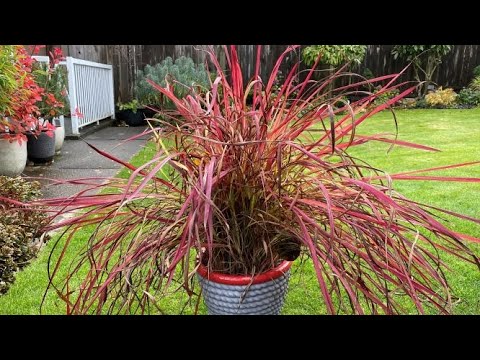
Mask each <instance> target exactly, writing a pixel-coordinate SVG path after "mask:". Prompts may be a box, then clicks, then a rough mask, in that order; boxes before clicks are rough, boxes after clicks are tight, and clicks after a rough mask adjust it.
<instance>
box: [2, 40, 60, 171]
mask: <svg viewBox="0 0 480 360" xmlns="http://www.w3.org/2000/svg"><path fill="white" fill-rule="evenodd" d="M39 50H40V47H39V46H35V47H32V48H31V49H29V50H27V49H26V48H25V47H23V46H21V45H0V72H1V73H2V78H1V81H0V94H1V95H0V175H6V176H18V175H20V174H21V173H22V172H23V170H24V169H25V165H26V162H27V158H28V159H29V160H30V161H32V162H34V163H42V164H44V163H49V162H51V161H52V159H53V157H54V155H55V153H56V152H57V153H58V152H59V151H60V149H61V146H62V144H63V139H64V134H65V133H64V131H62V130H63V128H62V126H61V124H62V122H63V121H62V118H63V115H64V114H66V113H67V112H68V111H69V109H68V108H69V107H68V96H67V73H66V69H65V68H64V67H62V66H58V64H59V62H60V61H61V60H63V54H62V51H61V50H60V49H58V48H56V49H54V50H53V51H52V52H50V53H49V58H50V62H49V63H41V62H37V61H36V60H35V59H34V58H33V57H32V56H31V55H32V54H36V53H38V51H39Z"/></svg>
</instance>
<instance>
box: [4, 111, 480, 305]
mask: <svg viewBox="0 0 480 360" xmlns="http://www.w3.org/2000/svg"><path fill="white" fill-rule="evenodd" d="M396 114H397V118H398V123H399V138H400V139H402V140H406V141H412V142H417V143H421V144H424V145H429V146H432V147H436V148H438V149H440V150H441V152H437V153H432V152H423V151H420V150H415V149H409V148H401V147H395V148H394V149H393V150H392V151H391V152H389V153H387V150H388V148H389V145H388V144H384V143H380V142H377V143H374V142H371V143H369V144H365V145H362V146H361V147H357V148H355V149H352V150H350V151H349V153H350V154H351V155H354V156H357V157H359V158H362V159H364V160H366V161H367V162H369V163H370V164H371V165H373V166H375V167H377V168H380V169H383V170H386V171H387V172H389V173H395V172H400V171H405V170H415V169H421V168H427V167H434V166H441V165H447V164H453V163H459V162H468V161H475V160H480V149H479V140H480V109H472V110H398V111H396ZM394 129H395V127H394V123H393V119H392V116H391V114H390V113H389V112H383V113H381V114H378V115H376V116H375V117H373V118H372V119H369V120H367V122H366V123H365V124H364V125H361V126H359V127H358V129H357V132H358V133H361V134H369V133H378V132H393V131H394ZM153 153H154V146H153V144H151V143H149V144H148V145H147V146H146V147H145V148H144V149H142V150H141V151H140V152H139V153H138V154H137V155H136V156H135V157H134V158H133V159H132V163H134V164H136V165H139V164H142V163H144V162H145V161H147V160H149V159H150V158H151V157H152V155H153ZM128 174H129V172H128V171H127V170H122V171H120V173H119V176H122V177H126V176H128ZM440 174H441V175H452V176H453V175H455V176H475V177H480V166H478V165H477V166H471V167H465V168H459V169H452V170H445V171H442V172H439V173H438V175H440ZM394 187H395V189H396V190H397V191H399V192H401V193H403V194H404V195H406V196H408V197H409V198H411V199H413V200H416V201H420V202H423V203H426V204H430V205H434V206H439V207H443V208H446V209H449V210H452V211H456V212H461V213H464V214H467V215H470V216H473V217H476V218H480V184H475V183H453V182H450V183H446V182H437V181H421V182H420V181H418V182H417V181H396V182H395V183H394ZM445 219H446V220H447V221H448V223H449V226H450V227H452V228H453V229H454V230H455V231H460V232H465V233H467V234H470V235H473V236H477V237H480V226H478V225H475V224H473V223H470V222H466V221H462V220H458V219H455V218H452V217H448V216H445ZM91 231H92V228H91V227H86V228H85V229H82V231H80V232H79V233H77V235H76V237H75V241H74V242H73V244H72V247H71V250H72V252H70V253H68V254H67V256H68V257H69V258H73V256H74V253H75V252H76V251H79V250H80V249H81V247H82V245H83V244H84V242H85V241H86V240H87V239H88V237H89V236H90V234H91ZM54 244H55V242H54V241H50V242H49V243H48V244H47V246H46V247H45V248H44V249H43V251H42V252H41V254H40V256H39V257H38V258H37V259H36V260H35V261H34V262H33V263H32V264H31V265H30V266H28V267H27V268H26V269H25V270H24V271H22V272H20V273H19V274H18V276H17V281H16V282H15V284H14V285H13V286H12V287H11V289H10V291H9V292H8V293H7V294H6V295H4V296H2V297H0V314H38V313H39V309H40V302H41V299H42V296H43V293H44V291H45V288H46V286H47V283H48V279H47V271H46V266H47V265H46V264H47V260H48V256H49V254H50V252H51V250H52V248H53V246H54ZM472 248H474V249H475V250H476V251H477V253H478V252H480V247H479V246H473V245H472ZM55 256H58V251H55V252H54V257H55ZM445 260H446V262H447V263H448V265H449V266H450V267H451V270H452V271H451V272H449V273H448V278H449V281H450V283H451V285H452V288H453V290H454V295H455V297H456V299H457V303H456V305H455V308H454V313H456V314H479V313H480V272H479V271H478V270H477V269H476V268H475V267H474V266H473V265H470V264H465V263H463V262H460V261H458V260H457V259H454V258H452V257H450V256H445ZM66 271H67V269H65V268H64V269H61V274H62V273H63V274H65V273H66ZM186 300H187V297H186V295H184V294H182V293H175V294H173V295H172V296H169V297H167V298H164V299H162V300H161V301H160V303H159V304H160V305H161V306H162V309H163V310H164V311H165V313H169V314H178V313H180V312H182V310H183V312H184V313H187V314H190V313H192V312H193V309H194V305H195V304H194V303H192V304H188V305H187V306H186V307H185V301H186ZM199 312H200V313H205V307H204V306H203V304H201V305H200V309H199ZM43 313H45V314H63V313H65V305H64V303H63V302H62V301H61V300H59V299H58V298H57V296H56V295H55V294H54V293H53V292H49V293H48V294H47V297H46V301H45V304H44V307H43ZM282 313H283V314H324V313H326V310H325V306H324V305H323V302H322V299H321V295H320V292H319V290H318V285H317V280H316V277H315V274H314V272H313V269H312V266H311V264H310V263H309V262H308V261H307V262H305V264H302V265H300V261H297V262H296V264H295V266H294V267H293V275H292V278H291V281H290V290H289V292H288V295H287V299H286V303H285V307H284V309H283V312H282Z"/></svg>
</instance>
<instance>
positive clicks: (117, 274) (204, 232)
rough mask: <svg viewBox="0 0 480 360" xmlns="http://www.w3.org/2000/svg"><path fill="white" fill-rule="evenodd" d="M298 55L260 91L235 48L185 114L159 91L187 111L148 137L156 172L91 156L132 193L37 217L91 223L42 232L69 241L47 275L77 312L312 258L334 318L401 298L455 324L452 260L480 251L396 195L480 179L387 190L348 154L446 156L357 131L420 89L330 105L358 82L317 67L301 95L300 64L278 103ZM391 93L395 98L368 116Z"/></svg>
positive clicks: (389, 79)
mask: <svg viewBox="0 0 480 360" xmlns="http://www.w3.org/2000/svg"><path fill="white" fill-rule="evenodd" d="M293 49H295V47H289V48H288V49H287V50H286V51H285V52H284V53H283V54H281V56H280V57H279V58H278V60H277V62H276V64H275V66H274V68H273V70H272V72H271V74H270V76H269V78H268V79H267V80H266V82H264V81H262V79H261V78H260V77H259V74H260V66H261V62H260V53H261V47H260V46H259V47H258V49H257V58H256V59H257V60H256V67H255V74H254V76H253V77H252V79H251V80H250V81H248V82H247V83H246V84H244V83H243V79H242V71H241V68H240V62H239V60H238V56H237V52H236V49H235V47H233V46H232V47H231V48H229V49H227V48H226V49H225V53H226V63H227V69H228V72H227V73H226V72H225V71H224V69H222V67H221V66H220V63H219V61H218V60H217V57H216V56H215V52H214V51H213V50H212V49H210V48H209V49H208V50H207V55H208V57H209V59H210V60H211V63H212V64H213V65H214V67H215V72H216V78H215V80H213V82H212V84H211V89H210V90H209V91H207V92H206V94H204V95H199V94H197V93H195V91H194V89H192V93H191V94H190V95H188V96H186V97H185V98H184V99H178V98H177V97H176V96H175V94H174V92H173V91H172V85H173V83H172V84H170V83H168V82H167V85H166V87H165V88H162V87H160V86H159V85H157V84H155V83H152V86H154V87H155V88H156V89H157V90H158V91H159V92H160V93H162V94H163V95H164V96H165V97H167V98H169V99H170V100H171V101H172V102H173V103H174V104H175V106H176V110H177V114H176V115H172V114H164V119H165V121H158V123H159V124H158V125H159V126H158V127H156V128H155V130H154V131H153V134H154V138H155V140H156V141H157V144H158V152H157V153H156V155H155V156H154V158H153V159H151V160H150V161H147V162H146V163H145V164H143V165H142V166H140V167H138V168H137V167H134V166H133V165H131V164H129V163H127V162H123V161H121V160H119V159H116V158H114V157H113V156H111V155H109V154H106V153H104V152H103V151H100V150H98V149H96V150H97V151H98V152H99V153H100V154H102V155H104V156H107V157H109V158H111V159H113V160H115V161H117V162H119V163H121V164H123V165H124V166H125V167H126V168H128V169H130V170H131V176H130V178H129V179H127V180H122V179H118V178H110V179H98V180H94V179H78V180H75V181H65V182H69V183H72V184H82V185H83V186H87V190H88V189H91V190H96V189H99V188H102V189H103V191H102V192H100V193H97V194H92V193H91V192H87V190H82V191H80V192H79V193H78V194H77V195H75V196H72V197H69V198H61V199H60V198H57V199H47V200H43V201H38V202H33V203H30V204H29V205H30V206H32V207H34V208H35V207H49V208H50V210H51V211H52V219H53V218H54V217H55V216H58V215H60V214H65V213H68V212H73V211H74V210H81V211H77V212H75V213H74V216H73V217H67V218H64V219H63V220H61V221H59V222H57V223H53V222H52V223H51V224H50V225H49V226H48V227H47V228H46V230H51V229H56V228H60V227H66V229H69V230H70V231H68V232H66V235H64V237H65V242H64V245H63V249H62V252H61V255H60V256H59V258H58V261H57V262H56V263H55V264H51V265H52V266H51V268H50V273H49V276H50V278H51V280H52V281H51V283H50V286H53V287H54V288H55V289H56V291H57V292H58V294H59V295H60V296H61V298H62V299H63V300H64V301H65V302H66V303H67V312H68V313H74V314H78V313H91V312H97V313H105V312H107V313H137V312H142V313H143V312H149V311H150V310H149V309H150V308H151V307H152V306H153V305H155V306H157V300H158V299H159V298H161V297H163V296H165V294H167V289H172V288H173V289H176V290H178V289H182V290H184V291H186V292H187V293H188V295H190V296H195V295H197V294H198V291H197V289H198V288H197V284H196V281H195V280H194V279H195V277H194V274H195V270H196V267H197V266H198V263H199V262H202V263H203V264H204V265H206V266H207V267H208V269H209V270H210V271H216V272H224V273H229V274H243V275H254V274H258V273H260V272H263V271H265V270H268V269H270V268H271V267H273V266H275V265H277V264H278V263H279V262H280V261H281V260H282V259H294V258H295V257H297V256H298V255H299V254H300V253H301V252H304V253H305V254H307V255H308V256H309V257H310V259H311V261H312V264H313V267H314V269H315V272H316V275H317V279H318V283H319V288H320V294H319V296H320V297H321V298H322V299H323V301H324V303H325V304H326V308H327V311H328V313H331V314H335V313H348V312H351V313H356V314H364V313H373V314H377V313H382V314H396V313H403V312H405V311H406V309H405V308H404V306H403V304H404V302H403V300H402V301H399V299H400V298H402V299H403V298H405V296H406V297H408V298H409V299H411V303H412V304H413V305H414V306H415V308H416V309H417V310H418V312H419V313H424V311H425V306H426V305H425V304H428V305H429V306H431V307H434V308H436V309H437V311H438V312H439V313H448V312H449V311H450V310H451V306H450V305H451V297H450V291H449V285H448V283H447V280H446V278H445V276H444V273H443V269H444V263H443V262H442V260H441V255H442V254H446V253H450V254H453V255H455V256H457V257H459V258H461V259H463V260H464V261H467V262H471V263H475V264H476V265H478V264H479V259H478V257H477V256H476V255H475V254H474V253H473V252H472V251H471V250H469V248H468V247H467V246H466V244H465V240H466V239H468V240H470V241H477V242H478V241H480V240H479V239H477V238H474V237H472V236H469V235H464V234H459V233H457V232H455V231H453V230H451V229H449V228H447V227H446V226H445V225H444V224H442V222H441V221H440V220H439V219H438V218H437V217H436V216H435V215H433V214H432V212H431V210H430V207H428V206H426V205H422V204H419V203H417V202H414V201H411V200H409V199H407V198H405V197H404V196H402V195H401V194H399V193H397V192H396V191H395V190H394V187H393V185H394V184H395V180H397V179H398V180H443V181H476V182H478V181H480V179H478V178H449V177H443V176H429V175H418V174H419V173H420V171H413V172H412V171H411V172H403V173H399V174H393V175H387V174H385V173H384V172H382V171H381V170H379V169H374V168H372V167H371V166H369V165H368V164H366V163H364V162H362V161H360V160H357V159H355V158H353V157H351V156H350V155H349V154H348V149H349V148H350V147H354V146H357V145H361V144H364V143H366V142H369V141H382V142H387V143H390V144H392V145H395V146H407V147H413V148H416V149H419V150H423V151H436V149H434V148H431V147H427V146H423V145H419V144H413V143H409V142H406V141H400V140H398V139H396V138H391V137H388V136H385V135H380V134H379V135H369V136H366V135H362V134H360V133H359V132H358V129H357V127H358V125H359V124H361V123H363V122H364V121H366V120H367V119H369V118H370V117H371V116H372V115H374V114H376V113H378V112H380V111H382V110H385V109H388V108H390V107H391V105H392V104H394V103H395V102H397V101H398V100H399V99H401V98H403V97H404V96H406V95H408V94H410V93H411V92H412V91H413V90H414V87H412V86H411V85H409V83H407V82H399V77H400V75H401V73H399V74H391V75H385V76H382V77H378V78H374V79H370V80H364V79H362V78H359V77H352V81H353V82H352V83H350V84H349V85H344V86H340V87H338V88H336V89H333V91H332V92H326V91H325V89H327V88H328V86H329V84H330V83H331V82H332V81H333V80H334V79H336V78H338V77H340V76H351V75H348V74H347V73H345V71H344V68H342V69H339V70H338V71H337V72H336V73H334V74H333V75H329V76H328V77H327V78H324V79H322V80H320V81H318V80H314V79H313V77H312V75H313V72H314V69H315V67H316V65H317V64H318V62H319V59H317V62H316V63H315V64H314V66H313V68H312V69H311V70H309V71H307V72H306V73H305V74H304V75H305V76H304V77H302V78H303V80H299V79H298V76H297V75H298V67H299V64H296V65H294V66H293V67H292V68H291V70H290V72H289V73H288V74H287V75H286V76H285V79H284V80H282V81H281V82H280V84H277V88H276V90H275V91H274V84H275V82H276V81H277V80H278V78H277V75H278V71H279V68H280V65H281V63H282V61H283V59H284V58H285V56H286V55H287V54H288V53H289V52H290V51H292V50H293ZM367 84H373V85H379V84H380V85H382V88H381V90H380V91H377V92H376V93H375V94H366V95H365V96H364V97H363V98H361V99H359V100H357V101H354V102H352V103H348V102H347V103H343V105H342V103H341V102H340V100H341V99H342V97H343V96H345V95H349V94H352V93H355V94H357V95H358V92H357V90H358V89H360V88H361V87H363V86H365V85H367ZM174 85H175V86H188V84H186V85H181V84H178V83H176V84H174ZM393 89H400V94H399V95H398V96H396V97H394V98H392V99H390V100H388V101H387V102H386V103H385V104H381V105H379V106H373V107H372V106H371V104H372V103H373V101H374V100H375V98H376V97H377V96H378V95H381V94H382V93H384V92H387V91H391V90H393ZM249 94H250V95H251V97H250V96H249ZM328 94H331V95H332V96H333V98H328V96H329V95H328ZM249 98H251V102H249V101H247V100H248V99H249ZM153 123H154V121H153V120H152V124H153ZM91 147H92V148H94V149H95V147H94V146H93V145H91ZM465 165H468V164H456V165H449V166H445V167H442V168H447V167H450V168H451V167H459V166H465ZM442 168H434V169H426V170H422V172H425V171H428V170H430V171H435V170H440V169H442ZM440 211H441V210H440ZM448 213H449V214H453V213H451V212H448ZM457 216H459V217H461V218H462V219H465V220H471V221H475V222H479V220H477V219H472V218H469V217H467V216H463V215H460V214H457ZM87 225H95V226H96V230H95V231H93V232H92V235H91V237H90V239H89V240H88V241H87V242H85V248H84V250H85V251H84V252H82V253H81V254H79V256H78V257H77V258H76V259H75V262H74V263H72V264H68V263H65V262H64V256H63V254H64V253H65V252H67V251H69V249H70V248H69V246H70V244H71V242H72V241H79V240H78V239H75V234H76V233H77V232H78V230H79V229H82V228H83V227H84V226H87ZM61 267H65V268H68V275H67V276H66V277H60V276H59V273H60V272H59V269H60V268H61ZM79 277H80V278H81V279H82V280H81V284H80V285H78V286H75V285H74V284H75V279H78V278H79ZM341 299H343V300H346V301H340V300H341Z"/></svg>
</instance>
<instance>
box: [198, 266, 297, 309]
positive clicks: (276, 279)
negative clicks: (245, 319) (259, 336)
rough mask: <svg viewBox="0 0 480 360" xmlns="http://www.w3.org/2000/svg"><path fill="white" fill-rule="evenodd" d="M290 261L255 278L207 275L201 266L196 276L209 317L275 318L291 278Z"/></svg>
mask: <svg viewBox="0 0 480 360" xmlns="http://www.w3.org/2000/svg"><path fill="white" fill-rule="evenodd" d="M291 266H292V262H291V261H284V262H282V263H281V264H280V265H279V266H277V267H276V268H274V269H272V270H270V271H267V272H265V273H262V274H259V275H256V276H254V277H253V278H252V277H250V276H238V275H227V274H220V273H213V272H210V273H209V272H208V270H207V268H206V267H205V266H203V265H200V267H199V269H198V271H197V275H198V279H199V281H200V286H201V287H202V291H203V298H204V301H205V304H206V306H207V309H208V314H210V315H278V314H279V313H280V310H281V309H282V307H283V302H284V300H285V294H286V292H287V288H288V280H289V278H290V267H291Z"/></svg>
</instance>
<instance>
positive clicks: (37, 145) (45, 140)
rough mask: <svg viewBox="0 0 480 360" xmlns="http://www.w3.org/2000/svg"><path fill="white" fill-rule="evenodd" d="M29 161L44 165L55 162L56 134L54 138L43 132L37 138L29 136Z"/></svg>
mask: <svg viewBox="0 0 480 360" xmlns="http://www.w3.org/2000/svg"><path fill="white" fill-rule="evenodd" d="M27 137H28V143H27V150H28V160H30V161H33V162H34V163H35V164H44V163H48V162H50V161H52V160H53V157H54V156H55V132H54V133H53V136H48V135H47V133H46V132H45V131H42V132H41V133H40V134H39V135H37V137H35V136H34V135H32V134H28V135H27Z"/></svg>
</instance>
